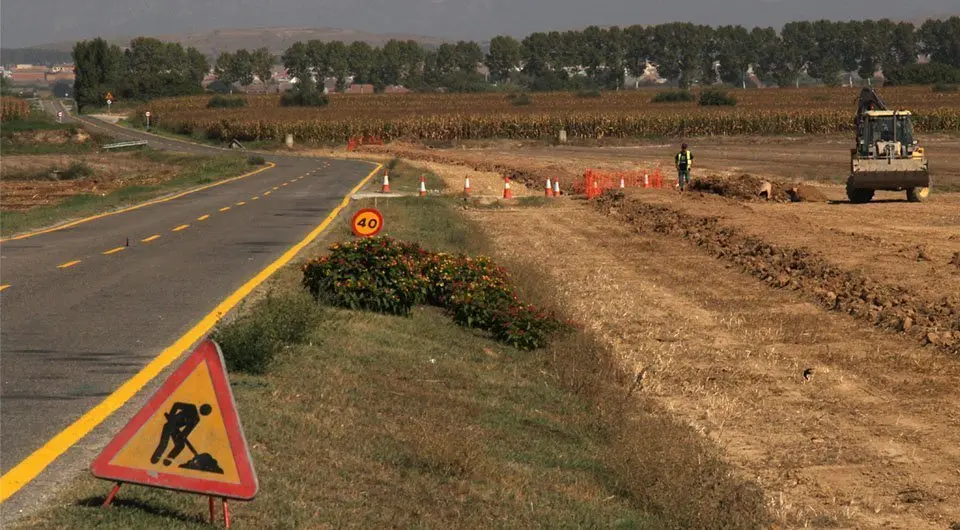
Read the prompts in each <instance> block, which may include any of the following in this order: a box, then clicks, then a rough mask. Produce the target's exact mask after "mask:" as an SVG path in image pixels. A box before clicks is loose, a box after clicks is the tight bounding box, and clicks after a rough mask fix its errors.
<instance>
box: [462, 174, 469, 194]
mask: <svg viewBox="0 0 960 530" xmlns="http://www.w3.org/2000/svg"><path fill="white" fill-rule="evenodd" d="M463 194H464V195H465V196H467V197H469V196H470V177H466V178H465V179H464V180H463Z"/></svg>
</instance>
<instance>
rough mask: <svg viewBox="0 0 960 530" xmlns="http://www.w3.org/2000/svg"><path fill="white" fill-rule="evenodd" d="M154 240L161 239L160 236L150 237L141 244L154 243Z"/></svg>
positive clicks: (142, 240)
mask: <svg viewBox="0 0 960 530" xmlns="http://www.w3.org/2000/svg"><path fill="white" fill-rule="evenodd" d="M154 239H160V234H156V235H152V236H150V237H148V238H145V239H141V240H140V242H141V243H149V242H151V241H153V240H154Z"/></svg>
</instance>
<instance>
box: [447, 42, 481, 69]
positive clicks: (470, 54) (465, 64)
mask: <svg viewBox="0 0 960 530" xmlns="http://www.w3.org/2000/svg"><path fill="white" fill-rule="evenodd" d="M454 51H455V54H456V66H457V69H458V70H461V71H463V72H476V71H477V66H478V65H480V63H481V62H483V50H481V49H480V45H479V44H477V43H476V42H473V41H459V42H457V45H456V47H455V48H454Z"/></svg>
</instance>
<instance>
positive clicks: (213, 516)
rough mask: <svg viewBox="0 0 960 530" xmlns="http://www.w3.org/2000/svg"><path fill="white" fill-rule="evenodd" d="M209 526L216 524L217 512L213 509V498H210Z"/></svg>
mask: <svg viewBox="0 0 960 530" xmlns="http://www.w3.org/2000/svg"><path fill="white" fill-rule="evenodd" d="M210 524H217V511H216V510H215V509H214V505H213V497H210Z"/></svg>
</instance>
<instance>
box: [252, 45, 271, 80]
mask: <svg viewBox="0 0 960 530" xmlns="http://www.w3.org/2000/svg"><path fill="white" fill-rule="evenodd" d="M251 58H252V61H253V73H254V75H256V76H257V78H258V79H260V81H261V82H262V83H263V84H264V85H266V84H267V83H269V82H270V79H271V78H272V77H273V54H272V53H270V49H269V48H265V47H264V48H257V49H256V50H254V51H253V54H252V56H251Z"/></svg>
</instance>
